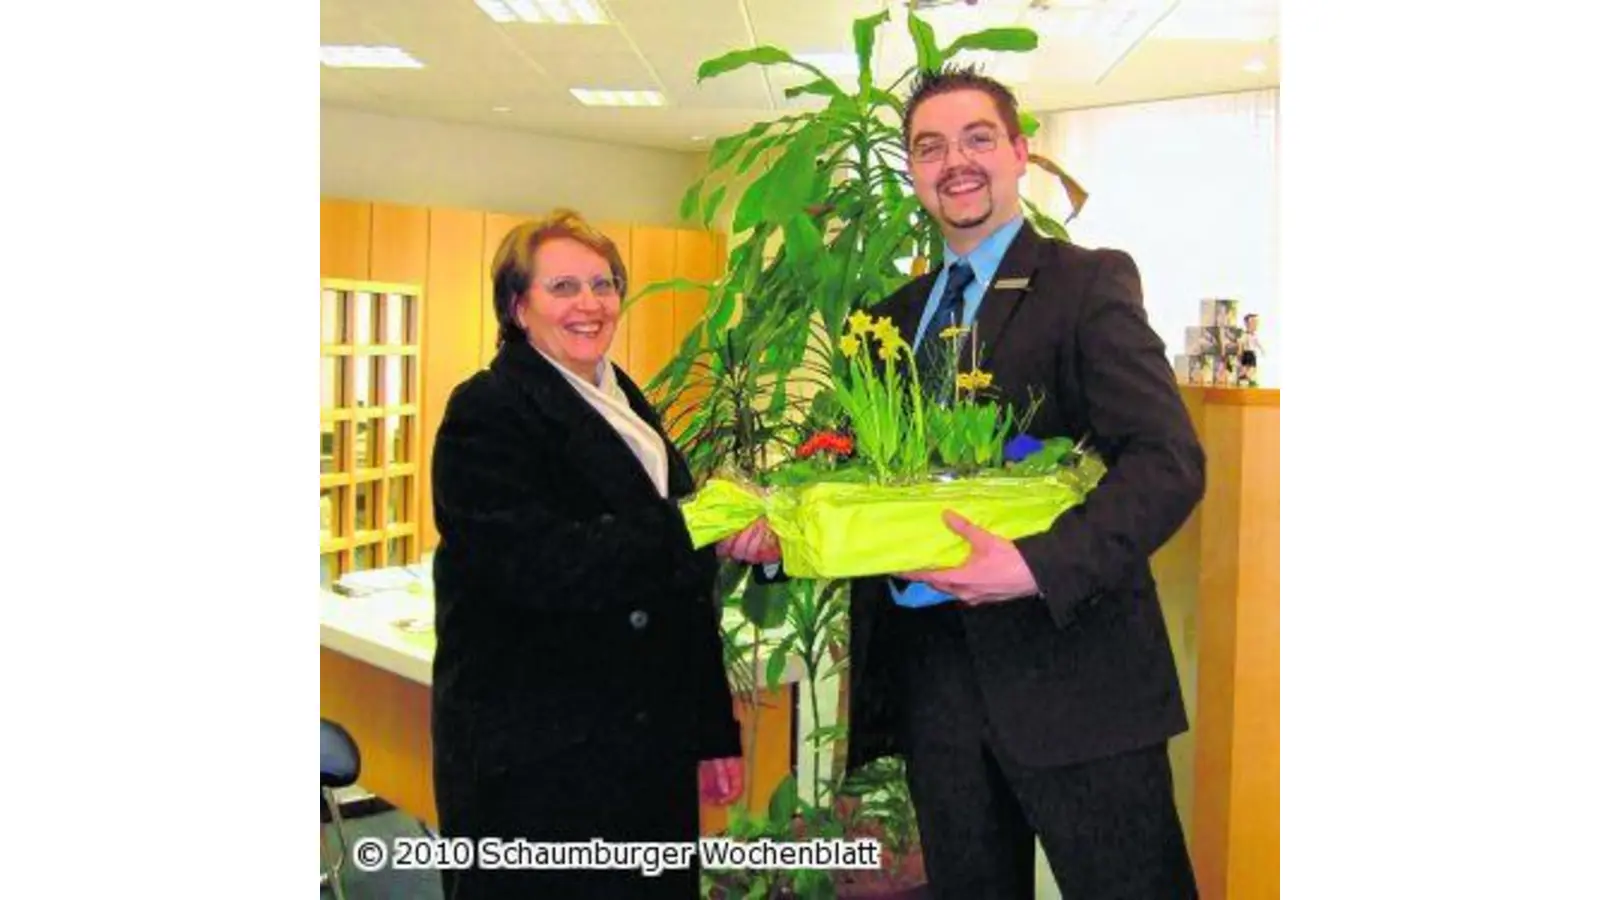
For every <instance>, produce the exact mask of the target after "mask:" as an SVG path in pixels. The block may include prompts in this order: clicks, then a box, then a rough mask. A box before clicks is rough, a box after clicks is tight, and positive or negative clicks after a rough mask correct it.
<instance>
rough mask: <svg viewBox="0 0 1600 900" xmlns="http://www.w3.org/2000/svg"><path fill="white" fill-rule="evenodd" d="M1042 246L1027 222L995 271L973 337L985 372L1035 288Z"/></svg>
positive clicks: (979, 363)
mask: <svg viewBox="0 0 1600 900" xmlns="http://www.w3.org/2000/svg"><path fill="white" fill-rule="evenodd" d="M1039 246H1040V244H1039V238H1038V236H1037V235H1035V234H1034V232H1033V226H1031V225H1029V224H1027V223H1026V222H1024V223H1023V225H1022V229H1021V230H1020V231H1018V232H1017V236H1016V237H1015V238H1013V239H1012V241H1011V246H1010V247H1008V248H1006V255H1005V256H1004V257H1002V258H1001V260H1000V268H998V269H996V270H995V275H994V280H993V281H991V282H990V283H989V289H988V291H986V292H985V293H984V295H983V305H982V306H980V307H979V308H978V318H977V321H976V322H974V323H973V324H974V326H975V327H974V328H973V338H975V339H976V340H977V341H978V357H979V358H978V368H980V369H983V370H984V371H992V369H991V363H992V361H993V359H994V354H995V350H996V348H998V347H999V346H1000V342H1001V341H1002V340H1004V339H1005V337H1006V331H1007V330H1008V329H1009V328H1010V326H1011V323H1012V321H1013V320H1014V319H1015V318H1016V315H1017V310H1018V309H1019V308H1020V307H1021V306H1022V302H1023V300H1024V299H1026V298H1027V296H1028V294H1029V292H1030V291H1031V290H1032V286H1033V282H1034V279H1035V278H1036V277H1037V273H1038V269H1039ZM913 327H915V326H913ZM968 352H970V351H968Z"/></svg>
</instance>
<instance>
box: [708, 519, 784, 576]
mask: <svg viewBox="0 0 1600 900" xmlns="http://www.w3.org/2000/svg"><path fill="white" fill-rule="evenodd" d="M717 555H718V556H720V557H722V558H723V559H735V560H738V561H739V562H742V563H750V564H752V565H765V564H767V563H775V562H779V561H781V560H782V559H783V548H782V547H780V546H779V545H778V536H777V535H775V534H773V533H772V529H770V528H768V527H767V519H766V517H765V516H762V517H761V518H759V519H757V520H755V521H754V522H752V523H750V525H749V526H747V527H746V528H745V530H743V531H741V532H739V533H738V534H736V535H734V536H733V537H730V538H723V539H722V540H720V541H718V542H717Z"/></svg>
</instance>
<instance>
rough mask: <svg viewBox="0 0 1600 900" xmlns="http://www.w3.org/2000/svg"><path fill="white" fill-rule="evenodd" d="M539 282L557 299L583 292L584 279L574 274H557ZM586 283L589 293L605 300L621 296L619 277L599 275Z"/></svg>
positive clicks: (565, 298)
mask: <svg viewBox="0 0 1600 900" xmlns="http://www.w3.org/2000/svg"><path fill="white" fill-rule="evenodd" d="M539 284H541V285H543V286H544V289H545V290H546V291H547V292H549V294H550V296H552V297H555V298H556V299H557V300H571V299H573V298H575V297H577V296H578V295H579V294H581V293H583V285H584V281H583V279H581V278H579V277H577V276H576V275H557V276H556V277H554V278H546V279H544V280H543V281H540V282H539ZM588 285H589V291H590V292H591V293H593V294H594V295H595V296H596V297H600V298H602V299H605V300H609V299H611V298H612V297H620V296H622V288H623V282H622V279H621V278H614V277H612V276H610V275H599V276H596V277H595V278H594V279H593V280H591V281H589V282H588Z"/></svg>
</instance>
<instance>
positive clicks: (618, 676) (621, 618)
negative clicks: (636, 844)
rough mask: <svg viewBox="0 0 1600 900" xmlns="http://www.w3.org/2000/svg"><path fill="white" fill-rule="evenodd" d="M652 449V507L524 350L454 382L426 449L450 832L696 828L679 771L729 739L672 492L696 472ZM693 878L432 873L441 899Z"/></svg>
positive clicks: (618, 448) (610, 832)
mask: <svg viewBox="0 0 1600 900" xmlns="http://www.w3.org/2000/svg"><path fill="white" fill-rule="evenodd" d="M617 380H618V382H619V383H620V384H621V386H622V389H623V391H624V392H625V393H626V394H627V397H628V400H629V403H630V405H631V406H632V407H633V409H634V411H635V412H637V413H638V414H639V415H640V416H641V417H642V418H643V419H644V420H645V421H646V422H648V423H650V424H651V426H652V427H654V428H655V429H656V430H657V431H658V432H659V431H661V426H660V422H659V420H658V419H657V417H656V415H655V413H654V412H653V410H651V408H650V405H649V404H648V402H646V401H645V399H644V397H643V396H642V395H641V394H640V392H639V390H638V388H637V387H636V386H635V385H634V384H633V382H632V381H631V380H629V379H628V378H627V377H626V376H625V375H623V374H622V373H621V371H620V370H619V371H618V373H617ZM664 439H665V438H664ZM666 446H667V451H668V455H669V492H668V493H669V495H670V496H669V498H668V499H662V498H661V497H660V496H659V495H658V494H657V493H656V490H655V487H654V485H653V484H652V482H651V481H650V478H649V477H648V476H647V475H646V474H645V471H644V469H643V467H642V466H641V465H640V464H639V462H638V460H637V459H636V458H635V457H634V455H633V452H632V451H631V450H630V449H629V448H628V446H627V445H626V444H625V443H624V442H623V440H622V439H621V438H620V437H619V436H618V435H617V433H616V432H615V431H614V430H613V429H612V428H611V426H610V425H609V424H608V423H607V422H606V421H605V419H604V418H603V417H602V416H601V415H600V414H599V413H598V412H596V411H595V410H594V409H593V408H592V407H591V406H590V405H589V403H588V402H587V401H585V400H584V399H583V398H582V397H580V396H579V394H578V393H577V391H576V390H574V388H573V386H572V385H570V384H569V383H567V381H566V380H565V379H564V378H563V377H562V375H561V374H560V373H559V372H557V371H556V369H555V367H554V366H553V365H552V364H551V363H550V362H549V361H548V360H546V359H545V358H544V357H543V356H541V355H540V354H539V353H538V352H536V351H535V350H534V349H533V348H532V347H530V346H528V345H527V344H526V343H525V342H521V341H517V342H507V343H506V344H505V345H503V346H502V347H501V349H500V351H499V353H498V354H497V355H496V357H495V359H494V361H493V362H492V363H491V364H490V366H489V367H488V368H487V369H485V370H483V371H480V372H478V373H476V374H475V375H473V376H472V377H471V378H469V379H468V380H467V381H466V382H464V383H463V384H461V385H460V386H459V387H457V388H456V389H455V391H454V392H453V393H452V394H451V396H450V400H449V403H448V405H447V406H446V408H445V413H444V418H443V421H442V422H441V424H440V427H439V436H438V440H437V443H436V444H435V448H434V453H433V492H434V493H433V504H434V515H435V517H436V520H437V522H438V526H439V536H440V542H439V547H438V550H437V552H436V554H435V557H434V582H435V592H436V595H437V602H438V611H437V628H438V636H439V646H438V652H437V654H436V655H435V658H434V667H433V755H434V788H435V794H436V799H437V802H438V808H439V816H440V825H441V830H442V831H443V833H444V834H445V835H446V836H463V837H471V838H483V837H495V838H503V839H507V840H510V839H514V838H523V839H526V840H529V841H586V840H588V839H590V838H595V837H598V838H603V839H606V840H614V841H650V840H655V841H691V840H694V839H695V836H696V833H697V830H698V828H697V809H698V794H697V784H696V763H697V761H698V760H704V759H712V758H717V757H727V756H737V755H739V730H738V725H737V723H736V721H735V719H734V717H733V706H732V700H731V696H730V693H729V690H728V682H727V677H726V674H725V672H724V669H723V665H722V648H721V641H720V638H719V636H718V632H717V621H716V612H715V609H716V608H715V606H714V602H715V601H714V598H713V596H712V584H713V580H714V577H715V573H716V560H715V557H714V554H713V553H712V552H711V551H710V550H709V549H707V550H701V551H696V550H694V549H692V547H691V546H690V541H689V535H688V532H687V531H686V529H685V526H684V523H683V518H682V516H681V514H680V513H679V512H678V509H677V504H676V500H677V499H678V498H681V497H682V496H683V495H685V494H687V493H689V491H691V490H692V488H693V484H692V481H691V477H690V474H689V471H688V468H687V466H686V465H685V463H684V461H683V458H682V457H681V456H680V455H679V454H678V452H677V450H676V449H675V448H674V447H673V445H672V442H671V440H670V439H667V440H666ZM668 875H672V873H668ZM619 877H620V880H619ZM691 877H692V876H691V873H679V874H678V875H674V876H673V877H667V876H656V877H654V878H650V879H647V880H645V881H643V882H640V881H638V880H637V877H636V876H633V877H632V880H630V877H629V876H627V875H626V873H623V874H622V875H621V876H619V875H618V874H617V873H611V874H605V873H586V872H578V873H572V872H568V873H559V872H557V873H549V872H547V873H542V874H541V873H533V874H530V873H509V874H500V875H495V876H488V877H486V876H485V875H484V874H483V873H482V872H478V871H469V872H467V873H461V874H450V873H447V875H446V879H445V882H446V887H447V896H449V895H451V893H452V891H453V896H455V897H458V898H460V897H483V896H530V895H537V896H558V895H566V894H567V892H569V891H571V892H578V893H571V894H570V895H571V896H579V895H581V896H603V895H609V894H610V893H611V892H612V891H613V890H614V891H615V892H616V893H617V895H618V896H646V895H651V893H650V892H651V891H652V890H653V891H656V892H659V893H658V894H656V895H661V896H679V894H678V893H677V892H678V891H681V890H685V889H686V885H685V879H686V878H691ZM540 879H543V880H540ZM687 888H688V893H687V894H683V896H693V895H694V892H693V890H692V880H691V881H690V882H689V883H688V884H687ZM535 891H536V892H537V893H533V892H535Z"/></svg>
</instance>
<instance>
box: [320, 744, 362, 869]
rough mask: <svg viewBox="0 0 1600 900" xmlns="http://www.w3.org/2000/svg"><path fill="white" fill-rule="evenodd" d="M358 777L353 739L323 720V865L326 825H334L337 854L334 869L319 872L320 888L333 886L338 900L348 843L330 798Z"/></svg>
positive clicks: (358, 760) (357, 754)
mask: <svg viewBox="0 0 1600 900" xmlns="http://www.w3.org/2000/svg"><path fill="white" fill-rule="evenodd" d="M360 775H361V751H360V750H358V749H357V748H356V742H355V739H354V738H352V737H351V736H350V732H348V731H345V730H344V728H343V727H341V726H340V725H339V724H338V723H337V722H330V721H328V720H327V719H323V720H322V823H323V828H322V855H323V864H324V865H327V857H328V829H327V824H328V823H329V822H330V821H331V822H332V823H333V830H334V831H335V833H337V834H338V836H339V852H338V853H337V854H336V855H335V856H334V857H333V865H332V866H329V867H328V868H325V869H323V870H322V884H329V883H331V884H332V885H333V895H334V896H335V897H337V898H339V900H344V885H342V884H340V883H339V870H340V869H341V868H342V867H343V866H344V858H345V856H346V855H347V854H348V853H349V852H350V841H349V839H348V838H346V837H345V833H344V819H343V818H342V817H341V816H340V815H339V801H338V799H337V798H336V797H334V795H333V791H334V789H335V788H342V787H349V786H350V785H352V784H355V782H356V778H357V777H358V776H360Z"/></svg>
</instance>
